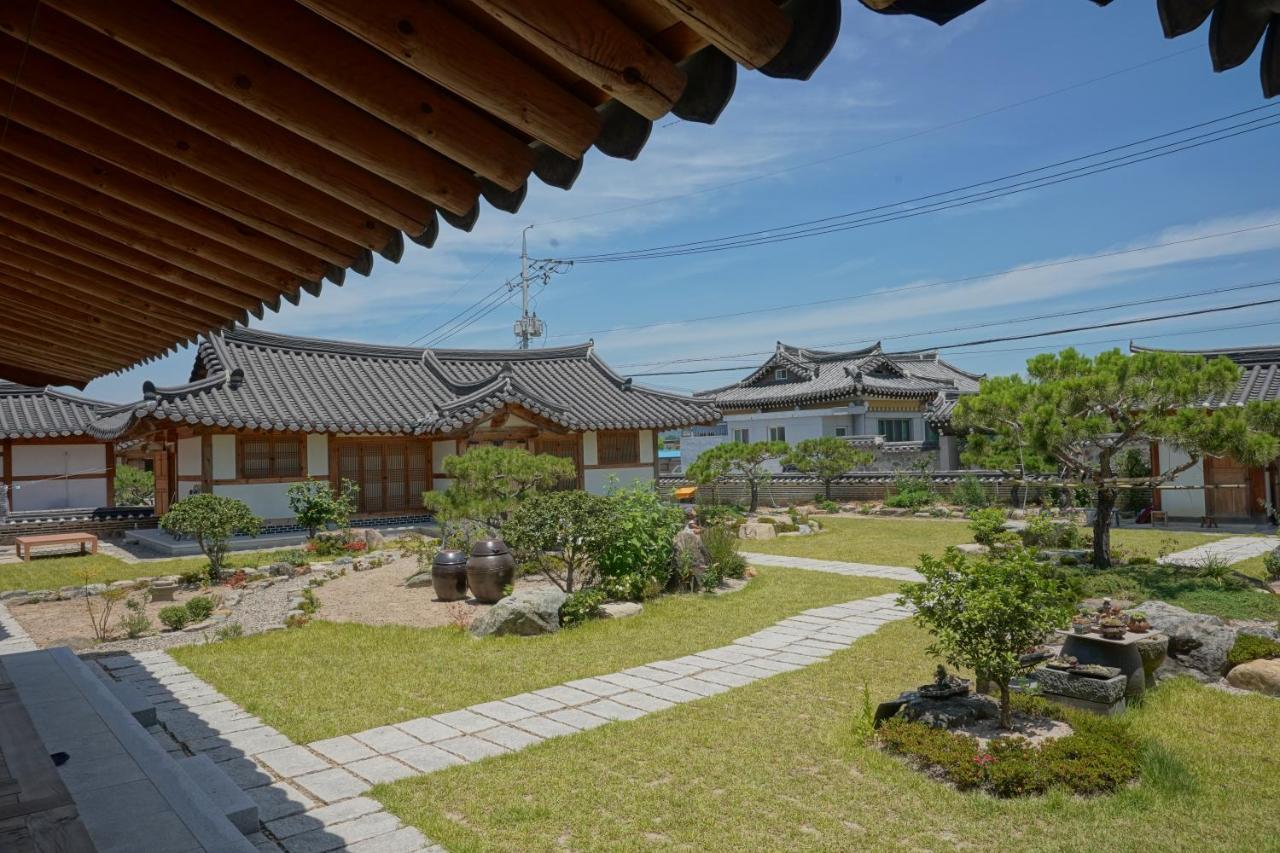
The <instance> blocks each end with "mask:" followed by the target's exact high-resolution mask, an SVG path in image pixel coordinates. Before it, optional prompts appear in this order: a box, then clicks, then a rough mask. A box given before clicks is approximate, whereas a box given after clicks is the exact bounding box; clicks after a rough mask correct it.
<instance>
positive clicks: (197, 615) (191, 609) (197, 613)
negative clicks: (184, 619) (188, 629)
mask: <svg viewBox="0 0 1280 853" xmlns="http://www.w3.org/2000/svg"><path fill="white" fill-rule="evenodd" d="M212 612H213V599H212V598H209V597H208V596H207V595H198V596H196V597H195V598H193V599H191V600H190V601H188V602H187V616H188V617H189V618H190V620H191V621H192V622H203V621H204V620H206V619H208V618H209V614H210V613H212Z"/></svg>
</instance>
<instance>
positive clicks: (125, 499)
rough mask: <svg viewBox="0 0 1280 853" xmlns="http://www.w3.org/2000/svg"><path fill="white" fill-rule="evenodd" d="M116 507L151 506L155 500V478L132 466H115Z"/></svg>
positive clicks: (148, 472)
mask: <svg viewBox="0 0 1280 853" xmlns="http://www.w3.org/2000/svg"><path fill="white" fill-rule="evenodd" d="M115 483H116V506H151V505H152V504H153V503H155V499H156V477H155V475H154V474H152V473H151V472H150V471H143V470H142V469H141V468H134V467H133V466H132V465H118V466H116V480H115Z"/></svg>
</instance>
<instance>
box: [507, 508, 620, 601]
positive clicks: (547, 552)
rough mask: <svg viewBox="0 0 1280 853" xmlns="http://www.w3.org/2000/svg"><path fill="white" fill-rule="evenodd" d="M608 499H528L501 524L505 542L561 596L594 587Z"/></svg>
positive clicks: (608, 522)
mask: <svg viewBox="0 0 1280 853" xmlns="http://www.w3.org/2000/svg"><path fill="white" fill-rule="evenodd" d="M612 519H613V512H612V506H611V504H610V502H609V500H608V499H606V498H603V497H600V496H597V495H592V494H588V493H587V492H581V491H569V492H545V493H542V494H534V495H530V496H529V497H528V498H526V499H525V500H524V501H522V502H521V503H520V504H518V505H517V506H516V507H515V509H513V510H512V511H511V515H510V516H509V517H508V518H507V519H506V521H505V522H504V523H503V525H502V536H503V538H504V539H505V540H506V542H507V544H508V545H510V546H511V547H512V548H513V549H515V551H516V553H517V554H519V555H520V557H521V558H522V559H523V560H524V561H527V562H531V563H533V564H534V565H536V566H537V567H538V568H539V569H540V570H541V571H542V573H543V574H544V575H546V576H547V577H548V578H549V579H550V580H551V582H552V583H554V584H555V585H556V586H558V587H560V589H562V590H563V591H565V592H567V593H573V592H574V591H575V590H579V589H584V588H586V587H591V586H595V584H596V582H597V581H598V580H599V572H598V568H597V567H598V560H599V556H600V553H601V552H602V551H603V550H604V549H605V547H606V546H607V544H608V542H609V539H610V536H611V531H612V527H613V525H612Z"/></svg>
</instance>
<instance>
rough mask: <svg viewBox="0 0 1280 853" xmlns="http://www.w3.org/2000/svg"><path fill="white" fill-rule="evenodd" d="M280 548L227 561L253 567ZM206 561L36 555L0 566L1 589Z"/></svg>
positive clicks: (151, 572) (107, 579) (162, 571)
mask: <svg viewBox="0 0 1280 853" xmlns="http://www.w3.org/2000/svg"><path fill="white" fill-rule="evenodd" d="M280 553H282V552H281V551H278V550H276V551H237V552H235V553H234V554H232V555H231V556H230V557H228V559H227V562H228V564H229V565H232V566H235V567H236V568H256V567H257V566H261V565H265V564H266V563H272V562H275V559H276V555H277V554H280ZM208 565H209V561H208V560H206V559H205V558H204V557H177V558H174V559H172V560H148V561H146V562H142V563H126V562H125V561H124V560H120V559H118V558H116V557H112V556H110V555H108V554H85V555H83V556H81V555H78V554H77V555H73V556H67V557H39V556H37V557H35V558H34V559H32V560H31V562H29V563H26V562H24V563H12V564H6V565H3V566H0V592H3V591H4V590H9V589H27V590H34V589H58V588H60V587H64V586H80V585H82V584H84V583H85V575H86V572H87V573H88V575H89V578H88V582H89V583H111V582H112V581H119V580H130V579H132V578H143V577H160V576H162V575H180V574H182V573H183V572H191V571H196V570H198V569H204V568H205V567H207V566H208Z"/></svg>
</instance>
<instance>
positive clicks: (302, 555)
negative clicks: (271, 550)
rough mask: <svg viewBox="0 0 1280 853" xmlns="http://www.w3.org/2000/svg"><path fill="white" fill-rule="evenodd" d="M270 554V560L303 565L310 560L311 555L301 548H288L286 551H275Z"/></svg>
mask: <svg viewBox="0 0 1280 853" xmlns="http://www.w3.org/2000/svg"><path fill="white" fill-rule="evenodd" d="M271 556H272V559H271V562H273V563H288V564H289V565H291V566H305V565H307V564H308V563H310V562H311V555H309V554H308V553H307V552H306V551H304V550H302V549H301V548H289V549H288V550H286V551H277V552H276V553H275V554H272V555H271Z"/></svg>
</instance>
